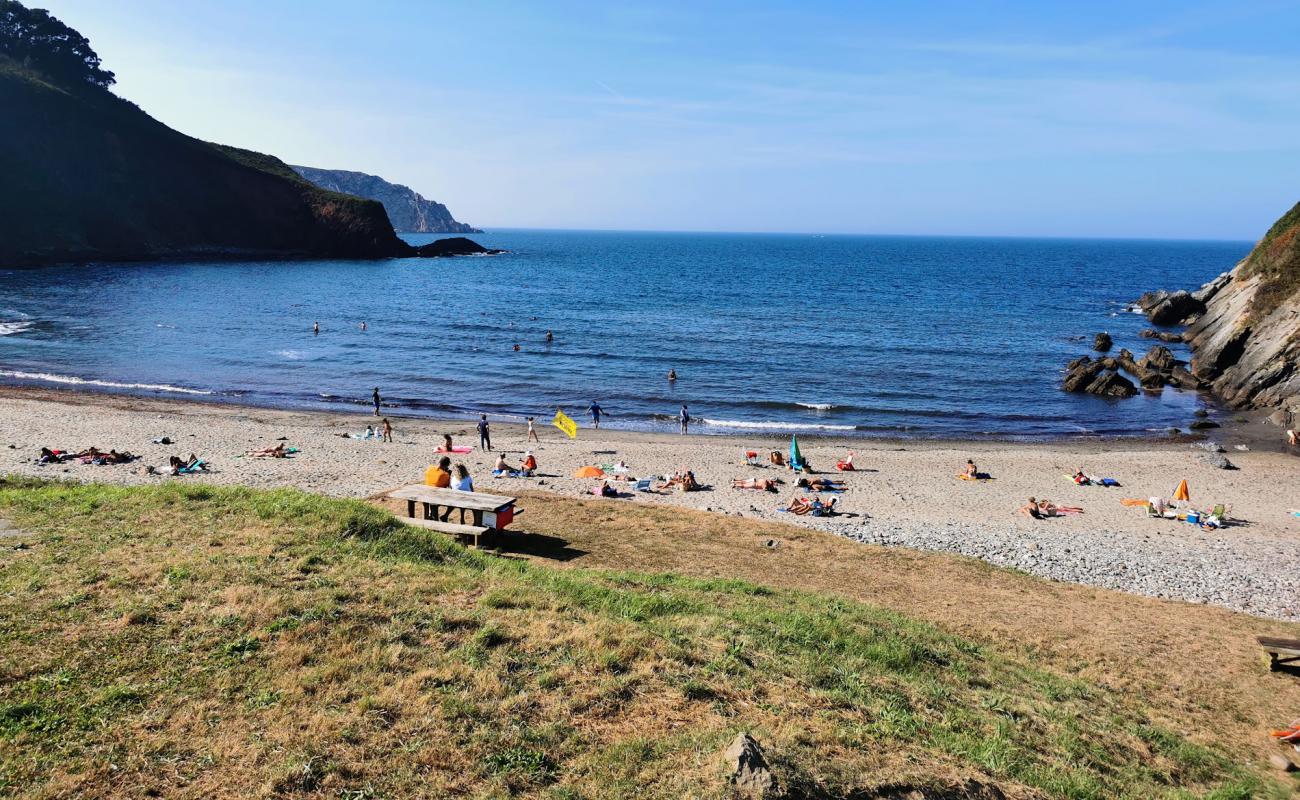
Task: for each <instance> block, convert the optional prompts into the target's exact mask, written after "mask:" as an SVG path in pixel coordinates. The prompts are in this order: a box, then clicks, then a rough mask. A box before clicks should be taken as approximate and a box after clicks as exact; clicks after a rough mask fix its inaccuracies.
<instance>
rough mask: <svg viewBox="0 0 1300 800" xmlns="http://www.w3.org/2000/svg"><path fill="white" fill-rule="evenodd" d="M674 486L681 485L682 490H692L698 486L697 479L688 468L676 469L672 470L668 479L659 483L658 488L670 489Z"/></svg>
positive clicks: (697, 488)
mask: <svg viewBox="0 0 1300 800" xmlns="http://www.w3.org/2000/svg"><path fill="white" fill-rule="evenodd" d="M674 486H680V487H682V491H683V492H694V491H698V490H699V488H700V484H699V481H697V480H695V473H694V472H691V471H690V470H689V469H685V470H678V471H677V472H674V473H673V474H672V476H671V477H669V478H668V480H666V481H664V482H663V483H661V484H659V486H658V488H659V489H671V488H673V487H674Z"/></svg>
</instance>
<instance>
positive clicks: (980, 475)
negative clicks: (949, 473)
mask: <svg viewBox="0 0 1300 800" xmlns="http://www.w3.org/2000/svg"><path fill="white" fill-rule="evenodd" d="M957 477H958V478H960V479H961V480H964V481H991V480H993V476H992V475H990V474H988V473H987V472H977V473H975V477H973V478H972V477H971V476H969V475H967V474H966V473H964V472H963V473H962V474H960V475H958V476H957Z"/></svg>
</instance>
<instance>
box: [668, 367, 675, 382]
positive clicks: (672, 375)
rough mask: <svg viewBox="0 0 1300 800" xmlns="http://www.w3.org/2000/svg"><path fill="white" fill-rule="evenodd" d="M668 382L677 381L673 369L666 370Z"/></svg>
mask: <svg viewBox="0 0 1300 800" xmlns="http://www.w3.org/2000/svg"><path fill="white" fill-rule="evenodd" d="M668 380H670V381H675V380H677V370H675V369H670V370H668Z"/></svg>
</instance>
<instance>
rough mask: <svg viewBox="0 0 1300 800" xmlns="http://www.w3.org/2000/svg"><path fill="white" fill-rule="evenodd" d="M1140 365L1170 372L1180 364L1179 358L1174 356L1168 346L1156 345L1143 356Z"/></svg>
mask: <svg viewBox="0 0 1300 800" xmlns="http://www.w3.org/2000/svg"><path fill="white" fill-rule="evenodd" d="M1138 365H1139V366H1141V367H1144V368H1145V369H1153V370H1155V371H1157V372H1169V371H1171V370H1172V369H1173V368H1174V367H1176V366H1178V359H1176V358H1174V354H1173V351H1171V350H1170V349H1169V348H1168V347H1163V346H1161V345H1156V346H1155V347H1153V348H1151V349H1150V350H1148V351H1147V354H1146V355H1144V356H1142V360H1140V361H1138Z"/></svg>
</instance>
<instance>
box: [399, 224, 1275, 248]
mask: <svg viewBox="0 0 1300 800" xmlns="http://www.w3.org/2000/svg"><path fill="white" fill-rule="evenodd" d="M480 230H482V231H483V233H482V234H472V233H469V234H454V233H446V234H437V233H432V232H426V233H430V234H431V235H435V236H477V235H490V234H491V233H493V232H494V231H497V232H507V231H531V232H555V233H679V234H696V235H704V236H709V235H713V236H822V237H825V236H854V237H861V238H879V239H1020V240H1041V239H1051V240H1060V241H1103V242H1207V243H1220V244H1242V243H1245V244H1250V245H1254V244H1257V243H1258V242H1259V241H1260V238H1262V237H1255V238H1243V239H1222V238H1177V237H1173V236H1089V235H1065V234H1040V235H1032V234H989V233H854V232H848V231H743V230H706V229H703V228H567V227H555V228H549V227H531V226H518V225H498V226H493V225H488V226H482V227H481V228H480ZM397 233H398V234H399V235H401V234H416V235H421V232H418V231H398V232H397Z"/></svg>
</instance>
